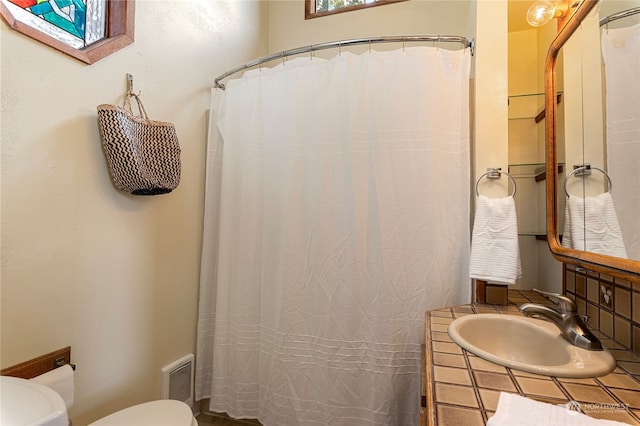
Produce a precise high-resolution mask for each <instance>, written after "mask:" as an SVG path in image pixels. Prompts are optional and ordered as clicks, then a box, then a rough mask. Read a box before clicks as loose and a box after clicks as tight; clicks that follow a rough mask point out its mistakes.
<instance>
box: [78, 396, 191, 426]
mask: <svg viewBox="0 0 640 426" xmlns="http://www.w3.org/2000/svg"><path fill="white" fill-rule="evenodd" d="M132 425H136V426H197V425H198V423H197V422H196V419H195V418H194V417H193V413H192V412H191V408H189V406H188V405H187V404H185V403H184V402H182V401H175V400H172V399H161V400H158V401H151V402H145V403H143V404H138V405H134V406H133V407H129V408H125V409H123V410H120V411H117V412H115V413H113V414H109V415H108V416H106V417H103V418H101V419H100V420H98V421H96V422H94V423H91V424H90V425H89V426H132Z"/></svg>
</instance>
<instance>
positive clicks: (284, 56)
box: [282, 50, 287, 65]
mask: <svg viewBox="0 0 640 426" xmlns="http://www.w3.org/2000/svg"><path fill="white" fill-rule="evenodd" d="M286 57H287V55H286V54H285V51H284V50H283V51H282V65H284V59H285V58H286Z"/></svg>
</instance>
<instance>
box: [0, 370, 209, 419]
mask: <svg viewBox="0 0 640 426" xmlns="http://www.w3.org/2000/svg"><path fill="white" fill-rule="evenodd" d="M0 388H1V389H2V395H1V397H0V424H2V425H11V426H21V425H33V426H68V425H69V417H68V415H67V406H66V405H65V402H64V400H63V399H62V397H61V396H60V395H59V394H58V393H57V392H55V391H53V390H52V389H51V388H49V387H47V386H45V385H43V384H40V383H37V382H34V381H32V380H26V379H19V378H17V377H8V376H0ZM131 425H136V426H197V425H198V422H197V421H196V419H195V418H194V417H193V413H192V412H191V408H189V406H188V405H187V404H185V403H184V402H181V401H174V400H171V399H163V400H158V401H151V402H146V403H143V404H139V405H134V406H133V407H129V408H125V409H123V410H120V411H118V412H115V413H113V414H110V415H108V416H106V417H103V418H102V419H100V420H98V421H96V422H94V423H91V425H90V426H131Z"/></svg>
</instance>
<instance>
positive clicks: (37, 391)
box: [0, 376, 69, 426]
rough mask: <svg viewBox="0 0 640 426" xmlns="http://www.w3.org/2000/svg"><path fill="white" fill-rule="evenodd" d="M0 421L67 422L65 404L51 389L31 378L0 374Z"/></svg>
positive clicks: (61, 425)
mask: <svg viewBox="0 0 640 426" xmlns="http://www.w3.org/2000/svg"><path fill="white" fill-rule="evenodd" d="M0 390H1V391H2V393H1V394H0V425H12V426H20V425H34V426H35V425H37V426H68V424H69V418H68V416H67V406H66V405H65V403H64V400H63V399H62V397H61V396H60V395H59V394H58V393H57V392H56V391H54V390H53V389H51V388H48V387H47V386H45V385H41V384H40V383H36V382H34V381H32V380H27V379H19V378H17V377H9V376H0Z"/></svg>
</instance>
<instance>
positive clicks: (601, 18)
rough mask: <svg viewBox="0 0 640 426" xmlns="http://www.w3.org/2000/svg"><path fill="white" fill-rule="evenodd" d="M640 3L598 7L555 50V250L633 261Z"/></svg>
mask: <svg viewBox="0 0 640 426" xmlns="http://www.w3.org/2000/svg"><path fill="white" fill-rule="evenodd" d="M639 12H640V0H633V1H618V0H602V1H600V2H599V3H598V4H597V6H596V7H595V8H594V9H593V10H592V11H591V12H590V13H589V15H588V16H586V18H585V19H584V20H583V21H582V23H581V24H580V26H579V27H578V28H577V29H576V31H575V32H574V33H573V34H572V35H571V36H570V37H569V39H568V40H567V41H566V43H565V44H564V45H563V46H562V48H561V49H560V54H559V56H558V60H557V62H556V79H557V85H556V88H557V92H558V93H562V97H563V103H564V105H563V111H562V114H558V116H557V117H556V140H555V143H556V150H557V151H556V152H557V162H558V163H564V164H565V165H566V167H565V171H564V179H561V178H559V179H558V183H557V191H558V192H559V195H560V196H561V198H564V201H565V203H564V204H565V205H561V203H559V204H558V207H557V208H556V212H557V215H558V217H557V223H558V228H559V229H558V232H559V233H560V235H561V241H562V243H561V244H562V246H563V247H566V248H572V249H575V250H579V251H583V252H590V253H596V254H599V255H606V256H610V257H613V258H619V259H628V260H638V261H640V13H639Z"/></svg>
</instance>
